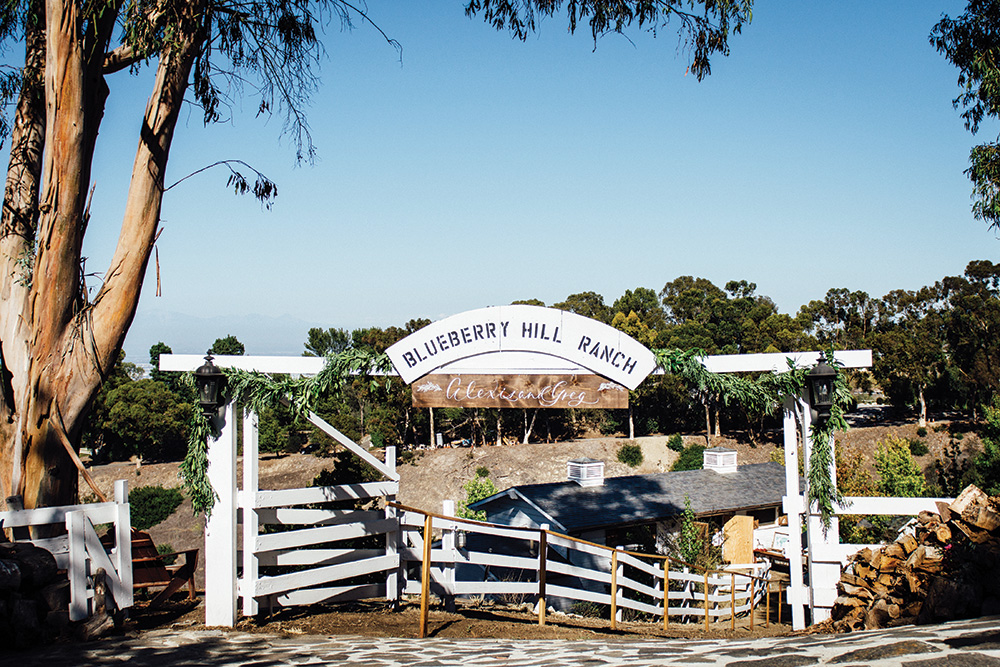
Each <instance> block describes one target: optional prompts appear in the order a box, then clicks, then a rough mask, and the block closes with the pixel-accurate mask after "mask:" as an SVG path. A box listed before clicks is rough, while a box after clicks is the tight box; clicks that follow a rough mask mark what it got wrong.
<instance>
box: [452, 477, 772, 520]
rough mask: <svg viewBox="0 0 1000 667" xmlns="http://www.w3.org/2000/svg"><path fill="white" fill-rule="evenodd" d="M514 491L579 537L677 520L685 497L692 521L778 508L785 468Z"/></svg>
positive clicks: (484, 506) (484, 503) (485, 505)
mask: <svg viewBox="0 0 1000 667" xmlns="http://www.w3.org/2000/svg"><path fill="white" fill-rule="evenodd" d="M513 488H514V490H516V492H517V493H518V494H520V495H521V496H523V497H524V498H525V499H527V500H528V501H529V502H530V503H532V504H534V505H536V506H538V507H539V508H540V509H541V510H542V511H544V512H545V513H546V514H548V515H549V516H550V517H552V518H553V519H555V520H556V521H558V522H559V523H561V524H562V525H563V526H564V527H565V528H566V530H567V531H571V532H578V531H583V530H592V529H596V528H603V527H607V526H618V525H628V524H636V523H646V522H650V521H655V520H659V519H665V518H667V517H671V516H675V515H678V514H680V513H681V512H683V511H684V497H685V496H687V497H689V498H690V499H691V509H692V510H693V511H694V513H695V514H696V515H697V516H709V515H712V514H724V513H727V512H731V511H735V510H752V509H757V508H764V507H773V506H774V505H780V504H781V497H782V496H783V495H785V468H784V466H782V465H781V464H778V463H757V464H752V465H744V466H739V468H737V471H736V472H732V473H727V474H721V473H717V472H715V471H714V470H684V471H678V472H666V473H659V474H655V475H631V476H626V477H607V478H605V479H604V485H603V486H592V487H582V486H580V485H578V484H576V483H575V482H556V483H551V484H528V485H524V486H516V487H513ZM506 495H508V491H503V492H501V493H498V494H496V495H494V496H490V497H489V498H486V499H484V500H481V501H479V502H477V503H474V504H473V505H470V508H473V509H477V510H486V511H487V513H488V512H489V507H490V505H491V504H492V503H493V502H494V501H495V500H499V499H502V498H503V497H504V496H506Z"/></svg>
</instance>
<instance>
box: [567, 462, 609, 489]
mask: <svg viewBox="0 0 1000 667" xmlns="http://www.w3.org/2000/svg"><path fill="white" fill-rule="evenodd" d="M566 477H567V479H569V481H571V482H576V483H577V484H579V485H580V486H604V461H598V460H597V459H590V458H583V459H573V460H572V461H567V462H566Z"/></svg>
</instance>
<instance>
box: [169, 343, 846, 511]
mask: <svg viewBox="0 0 1000 667" xmlns="http://www.w3.org/2000/svg"><path fill="white" fill-rule="evenodd" d="M653 353H654V354H655V355H656V361H657V364H658V365H659V366H660V368H662V369H663V370H664V371H665V372H667V373H670V374H672V375H676V376H678V377H679V378H681V380H683V381H684V382H686V383H687V384H688V385H689V386H691V387H692V388H693V389H695V390H697V391H700V392H708V393H711V394H714V395H716V396H719V397H720V399H721V400H722V401H723V402H724V403H725V404H726V405H729V404H730V403H731V402H734V401H735V402H738V403H740V404H741V405H743V406H744V407H746V408H748V409H751V410H754V411H757V412H766V413H768V414H770V413H773V412H774V411H775V410H776V409H777V408H778V406H779V405H781V398H782V397H784V396H797V395H799V394H800V393H801V391H802V388H803V387H804V386H805V378H806V373H807V369H804V368H795V367H794V366H792V365H791V363H789V369H788V371H787V372H785V373H764V374H762V375H761V376H759V377H758V378H756V379H751V378H746V377H740V376H737V375H732V374H726V373H712V372H711V371H709V370H708V369H706V368H705V366H704V365H703V364H702V362H701V359H702V358H703V357H704V356H705V353H704V352H703V351H701V350H697V349H695V350H678V349H665V350H653ZM829 357H830V358H831V359H832V358H833V355H832V353H831V354H830V355H829ZM391 371H392V363H391V362H390V361H389V358H388V356H386V355H385V354H384V353H382V354H377V353H373V352H370V351H368V350H363V349H350V350H346V351H344V352H341V353H340V354H336V355H331V356H329V357H327V358H326V360H325V363H324V365H323V369H322V370H321V371H320V372H319V373H317V374H316V375H314V376H311V377H298V378H291V377H285V378H282V379H278V380H275V379H273V378H272V377H270V376H269V375H267V374H265V373H260V372H257V371H245V370H239V369H225V370H224V371H223V372H224V373H225V375H226V384H227V392H228V394H229V400H231V401H234V402H235V403H236V404H237V405H240V406H242V407H243V408H244V409H246V410H251V411H253V412H256V413H258V414H260V413H261V412H262V411H263V410H265V409H267V408H274V407H277V406H278V405H279V404H283V405H286V406H287V407H289V408H290V409H291V411H292V413H293V415H294V416H295V418H299V417H305V416H306V415H307V414H308V413H309V412H310V411H311V410H312V409H313V407H314V406H315V405H316V402H317V401H318V400H319V399H320V398H321V397H323V396H326V395H330V394H333V393H336V392H339V391H340V390H341V389H342V388H343V387H344V385H346V383H347V382H348V381H349V379H350V378H351V377H354V376H362V377H367V378H368V380H369V382H370V383H371V385H372V388H373V389H375V388H377V386H378V385H379V378H378V377H377V376H379V375H388V374H389V373H390V372H391ZM386 382H387V380H386ZM836 386H837V391H836V397H835V402H834V406H833V409H832V410H831V414H830V419H829V420H827V422H826V424H824V425H823V426H816V425H815V424H814V425H813V427H812V431H811V434H812V442H813V448H812V451H811V455H810V464H809V473H808V480H809V500H810V502H816V503H817V505H818V506H819V509H820V516H821V518H822V520H823V525H824V527H829V525H830V520H831V519H832V517H833V505H834V503H836V502H841V501H842V496H841V494H840V492H839V491H838V490H837V488H836V485H834V484H833V481H832V479H831V478H830V475H829V470H830V465H831V458H832V447H831V446H830V442H831V439H832V435H833V432H834V431H836V430H846V429H847V422H846V421H845V420H844V411H843V406H844V405H846V404H847V402H848V401H849V400H850V392H849V389H848V387H847V383H846V380H845V379H844V376H843V374H838V375H837V385H836ZM195 412H196V414H195V417H194V419H193V420H192V423H191V430H190V436H189V439H188V453H187V456H185V458H184V461H183V462H182V463H181V469H180V472H181V478H182V480H183V485H184V488H185V489H186V490H187V492H188V495H189V496H190V498H191V501H192V503H193V505H194V509H195V512H204V513H205V514H206V515H211V512H212V507H213V506H214V504H215V500H216V498H217V497H218V496H217V495H216V493H215V491H214V490H213V489H212V486H211V484H210V483H209V481H208V439H209V437H217V436H218V434H217V433H215V432H214V431H213V428H212V425H211V422H210V421H209V420H208V419H206V418H205V417H203V416H202V415H201V413H200V411H197V410H196V411H195Z"/></svg>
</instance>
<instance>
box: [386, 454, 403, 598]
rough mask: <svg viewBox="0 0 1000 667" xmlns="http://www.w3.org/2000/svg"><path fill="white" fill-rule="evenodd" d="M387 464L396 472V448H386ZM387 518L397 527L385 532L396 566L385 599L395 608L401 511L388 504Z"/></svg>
mask: <svg viewBox="0 0 1000 667" xmlns="http://www.w3.org/2000/svg"><path fill="white" fill-rule="evenodd" d="M385 465H386V467H387V468H389V469H390V470H392V471H393V472H395V470H396V448H395V447H386V448H385ZM385 500H386V503H389V502H393V501H395V500H396V494H392V495H387V496H386V497H385ZM385 518H386V519H392V520H395V522H396V524H395V528H393V529H391V530H389V531H387V532H386V534H385V555H386V556H390V557H392V558H394V559H395V561H396V567H394V568H392V569H390V570H388V571H387V572H386V574H385V599H386V600H387V601H388V602H389V604H390V605H392V606H393V608H395V606H396V605H397V604H398V603H399V598H400V593H399V591H400V589H399V580H400V576H399V573H400V570H401V569H402V567H403V563H402V561H401V560H400V559H399V544H400V537H401V535H402V526H401V525H400V522H399V511H398V510H397V509H396V508H395V507H389V506H388V505H386V508H385Z"/></svg>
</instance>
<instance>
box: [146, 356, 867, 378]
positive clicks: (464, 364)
mask: <svg viewBox="0 0 1000 667" xmlns="http://www.w3.org/2000/svg"><path fill="white" fill-rule="evenodd" d="M819 355H820V353H819V352H773V353H760V354H715V355H709V356H707V357H704V358H703V359H702V362H703V363H704V365H705V368H707V369H708V370H710V371H712V372H713V373H750V372H759V371H777V372H782V371H786V370H788V360H791V361H792V362H793V363H794V364H795V366H796V367H797V368H807V367H810V366H814V365H816V361H817V360H818V359H819ZM833 356H834V358H835V359H836V360H837V362H838V363H839V364H841V365H842V366H843V367H844V368H869V367H870V366H871V365H872V351H871V350H839V351H836V352H834V353H833ZM212 358H213V360H214V362H215V365H216V366H219V367H220V368H238V369H241V370H247V371H259V372H261V373H289V374H292V375H315V374H316V373H319V372H320V371H321V370H323V364H324V363H325V359H324V358H323V357H268V356H236V355H225V354H223V355H219V356H217V357H216V356H213V357H212ZM203 363H205V356H204V355H200V354H161V355H160V370H161V371H193V370H195V369H196V368H198V367H199V366H201V365H202V364H203ZM438 371H440V372H442V373H454V374H456V375H460V374H494V373H511V372H524V373H536V374H537V373H542V372H559V373H574V372H576V373H581V372H589V371H585V369H583V368H581V367H579V366H576V365H574V364H572V363H568V362H565V361H564V360H560V359H556V358H555V357H552V356H550V355H537V354H528V353H525V352H494V353H491V354H481V355H479V356H477V357H472V358H470V359H463V360H461V361H459V362H456V363H454V364H450V365H448V366H445V367H442V368H440V369H438ZM654 373H659V374H662V373H663V371H662V370H660V369H657V370H656V371H654ZM395 374H396V372H395V371H390V373H389V375H395Z"/></svg>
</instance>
